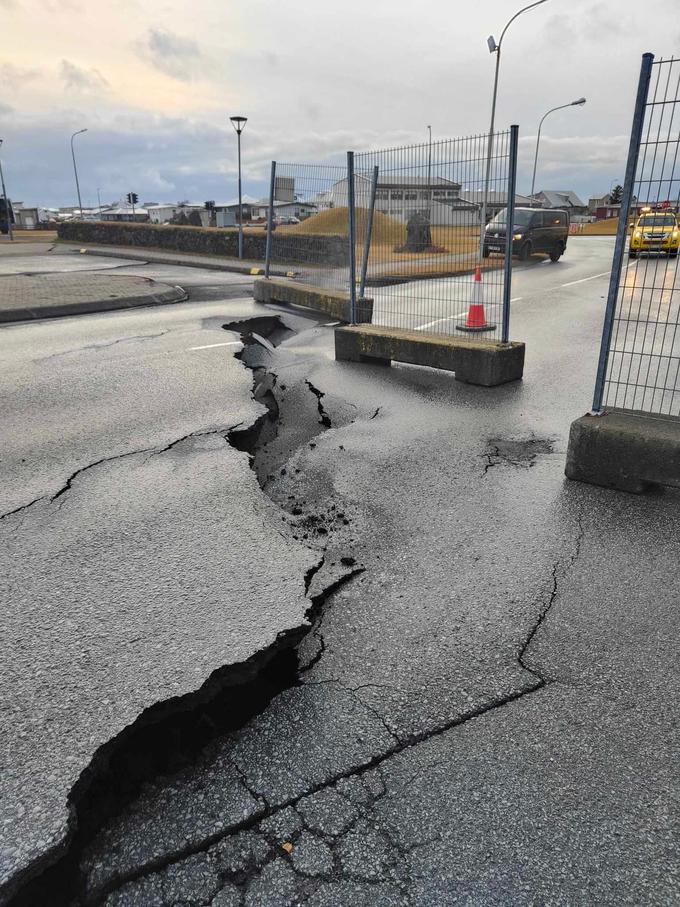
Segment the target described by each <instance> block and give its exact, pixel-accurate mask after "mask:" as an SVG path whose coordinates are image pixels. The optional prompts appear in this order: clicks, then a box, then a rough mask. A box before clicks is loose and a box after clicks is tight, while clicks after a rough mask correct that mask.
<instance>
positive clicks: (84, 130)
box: [71, 129, 87, 218]
mask: <svg viewBox="0 0 680 907" xmlns="http://www.w3.org/2000/svg"><path fill="white" fill-rule="evenodd" d="M83 132H87V129H79V130H78V132H74V133H73V135H72V136H71V157H72V158H73V173H74V174H75V178H76V191H77V193H78V207H79V208H80V216H81V218H82V216H83V203H82V200H81V198H80V183H79V182H78V168H77V167H76V153H75V151H74V148H73V139H74V138H75V137H76V136H77V135H82V133H83Z"/></svg>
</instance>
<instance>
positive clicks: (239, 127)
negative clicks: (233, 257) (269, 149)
mask: <svg viewBox="0 0 680 907" xmlns="http://www.w3.org/2000/svg"><path fill="white" fill-rule="evenodd" d="M229 119H230V120H231V125H232V126H233V127H234V129H235V130H236V138H237V144H238V257H239V258H243V201H242V195H241V133H242V132H243V130H244V129H245V125H246V123H247V122H248V117H229Z"/></svg>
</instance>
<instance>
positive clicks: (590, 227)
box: [574, 217, 619, 236]
mask: <svg viewBox="0 0 680 907" xmlns="http://www.w3.org/2000/svg"><path fill="white" fill-rule="evenodd" d="M618 229H619V219H618V217H609V218H607V219H605V220H596V221H594V222H593V223H592V224H582V226H581V228H580V229H579V231H578V233H576V234H574V235H575V236H616V231H617V230H618Z"/></svg>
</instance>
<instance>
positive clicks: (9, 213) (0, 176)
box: [0, 139, 14, 242]
mask: <svg viewBox="0 0 680 907" xmlns="http://www.w3.org/2000/svg"><path fill="white" fill-rule="evenodd" d="M2 143H3V139H0V145H2ZM0 188H1V189H2V199H3V202H4V204H5V216H6V217H7V233H8V234H9V238H10V241H11V242H14V230H13V229H12V211H11V209H10V206H9V199H8V198H7V189H5V177H4V175H3V172H2V160H0Z"/></svg>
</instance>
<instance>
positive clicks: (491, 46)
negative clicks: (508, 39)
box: [486, 35, 498, 54]
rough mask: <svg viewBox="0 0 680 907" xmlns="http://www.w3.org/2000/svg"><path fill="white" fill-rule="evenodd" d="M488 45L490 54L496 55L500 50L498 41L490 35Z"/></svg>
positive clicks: (487, 40)
mask: <svg viewBox="0 0 680 907" xmlns="http://www.w3.org/2000/svg"><path fill="white" fill-rule="evenodd" d="M486 43H487V46H488V48H489V53H490V54H495V53H496V51H497V50H498V45H497V44H496V39H495V38H494V36H493V35H489V37H488V38H487V39H486Z"/></svg>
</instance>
